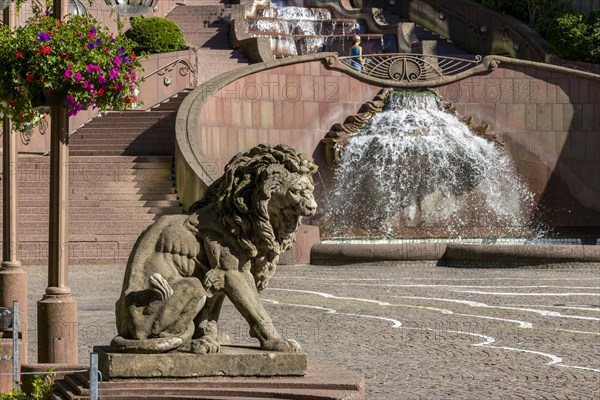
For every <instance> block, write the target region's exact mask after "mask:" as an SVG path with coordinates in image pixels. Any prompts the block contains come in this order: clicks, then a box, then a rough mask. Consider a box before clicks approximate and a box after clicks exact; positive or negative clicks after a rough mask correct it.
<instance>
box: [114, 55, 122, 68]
mask: <svg viewBox="0 0 600 400" xmlns="http://www.w3.org/2000/svg"><path fill="white" fill-rule="evenodd" d="M113 64H115V65H116V66H117V67H118V66H120V65H121V58H120V57H115V59H114V60H113Z"/></svg>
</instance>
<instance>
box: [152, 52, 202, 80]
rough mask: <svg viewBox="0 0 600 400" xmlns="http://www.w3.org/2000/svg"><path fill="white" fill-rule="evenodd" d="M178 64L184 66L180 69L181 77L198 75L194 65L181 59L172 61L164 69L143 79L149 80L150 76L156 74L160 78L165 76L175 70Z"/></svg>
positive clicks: (161, 68)
mask: <svg viewBox="0 0 600 400" xmlns="http://www.w3.org/2000/svg"><path fill="white" fill-rule="evenodd" d="M178 64H183V65H182V66H181V67H180V68H179V75H181V76H185V75H187V74H188V73H190V72H191V73H192V74H194V73H196V69H195V68H194V66H193V64H192V63H191V62H190V60H188V59H187V58H186V57H179V58H177V59H176V60H173V61H171V62H170V63H168V64H166V65H163V66H162V67H160V68H158V69H156V70H154V71H152V72H150V73H149V74H146V75H144V77H143V78H142V79H146V78H149V77H150V76H152V75H154V74H158V75H160V76H163V75H165V74H166V73H167V72H171V71H173V70H174V69H175V67H176V66H177V65H178Z"/></svg>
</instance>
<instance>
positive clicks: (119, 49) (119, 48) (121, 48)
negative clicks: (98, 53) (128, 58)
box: [117, 46, 125, 54]
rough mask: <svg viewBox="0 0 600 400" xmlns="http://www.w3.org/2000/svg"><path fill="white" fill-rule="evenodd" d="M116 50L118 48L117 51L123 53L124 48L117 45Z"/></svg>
mask: <svg viewBox="0 0 600 400" xmlns="http://www.w3.org/2000/svg"><path fill="white" fill-rule="evenodd" d="M117 50H118V51H119V53H121V54H123V53H125V49H124V48H123V47H121V46H119V47H118V48H117Z"/></svg>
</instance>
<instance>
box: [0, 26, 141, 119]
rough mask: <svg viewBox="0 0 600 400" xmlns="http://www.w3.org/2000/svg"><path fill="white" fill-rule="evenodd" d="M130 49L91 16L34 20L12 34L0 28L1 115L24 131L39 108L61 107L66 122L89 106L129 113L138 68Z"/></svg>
mask: <svg viewBox="0 0 600 400" xmlns="http://www.w3.org/2000/svg"><path fill="white" fill-rule="evenodd" d="M132 48H133V43H132V42H131V41H129V40H128V39H127V38H125V37H124V36H118V37H113V35H112V34H110V33H109V32H108V30H106V29H101V28H99V27H98V23H97V22H96V21H95V20H94V19H93V18H92V17H90V16H71V17H70V19H69V20H68V21H59V20H56V19H54V18H52V17H47V16H45V17H39V18H34V19H31V20H29V21H28V23H27V25H26V26H24V27H21V28H17V29H16V30H14V31H13V30H9V29H8V28H6V27H0V65H2V69H1V70H0V113H2V114H5V115H8V116H10V117H11V118H12V120H13V123H14V125H15V128H16V129H18V130H23V129H25V128H27V127H31V124H34V123H35V122H36V121H39V112H38V111H36V110H34V108H35V107H37V106H39V105H58V106H65V107H66V108H67V114H68V115H69V116H72V115H76V114H77V113H78V112H79V111H81V110H83V109H84V108H86V107H88V106H89V107H93V108H98V109H100V110H101V111H104V110H123V109H128V108H133V107H135V106H136V105H137V103H138V99H137V93H138V80H137V75H136V73H137V72H138V71H139V70H140V69H141V66H140V63H139V61H138V59H137V58H136V55H135V54H134V53H133V52H132ZM42 103H43V104H42Z"/></svg>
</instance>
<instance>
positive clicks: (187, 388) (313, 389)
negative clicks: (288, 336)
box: [53, 364, 365, 400]
mask: <svg viewBox="0 0 600 400" xmlns="http://www.w3.org/2000/svg"><path fill="white" fill-rule="evenodd" d="M64 384H65V385H69V386H70V389H69V390H68V392H69V393H70V395H71V396H73V397H68V399H69V400H75V399H77V400H79V399H83V397H78V396H81V395H84V394H85V395H87V394H88V393H89V392H86V389H87V388H88V387H89V378H87V377H86V376H85V375H83V374H80V376H79V377H78V379H77V380H69V381H66V380H65V383H64ZM100 385H101V394H102V398H103V399H105V400H112V399H115V400H116V399H142V398H143V399H146V400H155V399H156V400H158V399H175V398H177V399H213V400H217V399H228V400H243V399H246V400H248V399H253V400H262V399H297V400H309V399H312V400H333V399H348V400H351V399H356V400H358V399H364V398H365V384H364V379H363V378H362V377H361V376H360V375H358V374H356V373H354V372H350V371H347V370H343V369H340V368H337V367H333V366H330V365H325V364H313V365H311V366H309V368H308V371H307V373H306V375H305V376H304V377H293V376H290V377H277V378H264V377H260V378H258V377H256V378H251V377H244V378H241V377H238V378H231V377H216V378H211V377H207V378H195V379H174V380H167V379H164V378H163V379H160V378H156V379H152V380H151V379H145V380H139V379H138V380H127V379H125V380H107V381H105V382H102V383H101V384H100ZM53 393H61V392H60V389H57V390H55V391H54V392H53Z"/></svg>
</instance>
